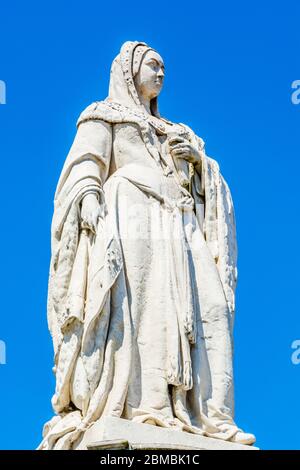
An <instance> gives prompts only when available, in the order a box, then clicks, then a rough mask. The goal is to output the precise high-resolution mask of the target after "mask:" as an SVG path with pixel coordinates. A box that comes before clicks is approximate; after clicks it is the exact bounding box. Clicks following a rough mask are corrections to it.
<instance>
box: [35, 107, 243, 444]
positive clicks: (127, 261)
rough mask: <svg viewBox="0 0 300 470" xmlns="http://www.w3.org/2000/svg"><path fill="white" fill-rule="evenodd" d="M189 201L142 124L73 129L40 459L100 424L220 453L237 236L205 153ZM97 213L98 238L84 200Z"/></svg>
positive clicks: (102, 122) (228, 389)
mask: <svg viewBox="0 0 300 470" xmlns="http://www.w3.org/2000/svg"><path fill="white" fill-rule="evenodd" d="M180 128H181V129H183V132H185V133H188V135H189V139H190V141H191V142H192V143H193V144H194V145H195V146H197V147H198V149H199V152H200V153H201V155H202V158H201V165H199V167H198V168H197V171H196V172H195V175H194V177H193V180H192V190H191V194H190V193H189V191H187V189H186V188H183V187H182V186H181V185H180V184H178V179H177V178H176V177H175V176H176V175H175V174H176V169H175V167H173V168H172V164H171V162H170V155H168V154H167V150H166V146H164V145H163V144H162V141H160V139H159V138H158V135H157V129H155V126H153V124H152V123H151V122H149V121H147V119H145V116H144V115H143V114H142V113H139V112H137V111H136V110H134V111H133V110H132V108H130V107H128V106H125V105H124V104H120V103H119V102H117V101H113V100H112V99H111V98H110V99H107V100H105V101H103V102H99V103H93V104H92V105H91V106H89V107H88V108H87V109H86V110H85V111H84V112H83V113H82V115H81V117H80V119H79V121H78V131H77V135H76V138H75V140H74V143H73V146H72V148H71V150H70V153H69V155H68V157H67V159H66V162H65V165H64V168H63V170H62V173H61V176H60V180H59V182H58V186H57V191H56V195H55V210H54V216H53V222H52V258H51V266H50V277H49V293H48V322H49V328H50V331H51V333H52V337H53V343H54V350H55V369H54V370H55V374H56V390H55V394H54V396H53V399H52V404H53V408H54V410H55V412H56V413H57V414H58V416H55V417H54V418H53V419H52V420H51V421H50V422H49V423H47V424H46V425H45V429H44V440H43V442H42V444H41V446H40V448H46V449H51V448H54V449H66V448H71V447H72V446H75V447H76V445H74V442H75V443H76V440H78V439H80V435H81V434H82V432H83V431H84V430H85V429H86V428H87V427H88V426H89V425H91V423H93V422H95V421H96V420H98V419H101V417H103V416H118V417H121V418H125V419H130V420H133V421H137V422H145V423H151V424H156V425H159V426H165V427H173V428H174V429H182V430H185V431H188V432H194V433H199V434H204V435H207V436H212V437H217V438H221V439H230V438H231V437H232V436H233V435H234V434H235V433H236V432H237V429H238V428H237V427H236V425H235V423H234V421H233V414H234V410H233V371H232V354H233V345H232V328H233V316H234V292H235V285H236V235H235V221H234V210H233V205H232V200H231V195H230V191H229V189H228V186H227V184H226V182H225V181H224V179H223V177H222V175H221V174H220V171H219V167H218V165H217V163H216V162H215V161H214V160H212V159H210V158H208V157H207V156H206V155H205V153H204V149H203V141H202V139H200V138H199V137H197V136H196V135H195V134H194V133H193V131H192V130H191V129H190V128H188V127H187V126H184V125H181V126H180V127H179V126H178V127H177V129H178V132H179V133H180ZM88 193H94V194H95V195H96V196H97V197H98V198H99V201H101V202H103V201H105V206H106V207H105V215H104V216H103V217H102V218H101V219H100V220H99V224H98V227H97V233H96V235H93V234H92V233H91V232H89V231H87V230H86V229H82V227H81V219H80V208H81V201H82V199H83V198H84V197H85V196H86V195H87V194H88Z"/></svg>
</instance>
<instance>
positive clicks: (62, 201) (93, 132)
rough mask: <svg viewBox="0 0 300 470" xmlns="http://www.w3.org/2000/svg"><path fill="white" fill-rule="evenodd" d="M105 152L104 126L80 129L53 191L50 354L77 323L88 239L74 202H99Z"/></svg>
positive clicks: (108, 143)
mask: <svg viewBox="0 0 300 470" xmlns="http://www.w3.org/2000/svg"><path fill="white" fill-rule="evenodd" d="M111 152H112V129H111V125H110V124H108V123H106V122H104V121H100V120H97V121H88V122H84V123H82V124H80V125H79V127H78V131H77V134H76V137H75V140H74V142H73V145H72V147H71V149H70V152H69V154H68V156H67V158H66V161H65V164H64V166H63V169H62V172H61V175H60V178H59V182H58V185H57V189H56V193H55V199H54V214H53V219H52V227H51V262H50V273H49V284H48V324H49V328H50V331H51V333H52V336H53V342H54V349H55V351H56V352H57V350H58V345H59V343H60V341H61V340H62V331H63V328H64V327H65V326H66V325H67V324H68V322H69V321H70V320H72V319H73V318H77V319H82V318H83V310H84V302H85V299H84V296H85V294H84V290H85V284H86V276H87V266H88V250H89V246H90V244H91V240H90V238H91V237H90V234H88V233H86V231H85V230H81V220H80V202H81V200H82V198H83V197H84V196H85V195H86V194H88V193H91V192H93V193H95V194H97V195H98V196H99V198H100V196H101V194H102V186H103V184H104V182H105V180H106V179H107V176H108V172H109V165H110V159H111Z"/></svg>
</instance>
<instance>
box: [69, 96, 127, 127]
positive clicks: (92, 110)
mask: <svg viewBox="0 0 300 470" xmlns="http://www.w3.org/2000/svg"><path fill="white" fill-rule="evenodd" d="M119 120H120V113H119V111H118V110H117V109H116V108H114V107H112V106H111V104H110V102H109V101H107V100H104V101H94V102H93V103H92V104H90V105H89V106H87V107H86V108H85V109H84V110H83V111H82V113H81V114H80V116H79V118H78V120H77V127H78V126H79V125H80V124H82V123H83V122H87V121H104V122H106V123H109V124H114V123H116V122H118V121H119Z"/></svg>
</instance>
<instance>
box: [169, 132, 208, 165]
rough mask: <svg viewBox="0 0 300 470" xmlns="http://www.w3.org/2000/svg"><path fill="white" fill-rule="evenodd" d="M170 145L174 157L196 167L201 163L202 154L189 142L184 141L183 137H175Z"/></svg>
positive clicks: (170, 141)
mask: <svg viewBox="0 0 300 470" xmlns="http://www.w3.org/2000/svg"><path fill="white" fill-rule="evenodd" d="M168 143H169V147H170V152H171V154H172V156H174V157H177V158H183V159H185V160H187V161H188V162H190V163H194V164H195V165H197V163H199V162H200V160H201V155H200V152H199V151H198V149H197V148H196V147H194V146H193V145H192V144H191V143H190V141H189V140H187V139H184V138H183V137H173V138H171V139H170V140H169V142H168Z"/></svg>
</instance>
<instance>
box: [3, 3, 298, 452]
mask: <svg viewBox="0 0 300 470" xmlns="http://www.w3.org/2000/svg"><path fill="white" fill-rule="evenodd" d="M278 3H279V2H278ZM280 3H281V7H279V6H278V4H277V3H275V2H268V3H266V2H263V1H257V0H254V1H251V2H234V3H233V2H230V1H224V2H219V3H218V2H207V1H203V0H198V1H197V0H195V1H191V0H186V1H184V2H178V3H177V2H176V1H175V2H173V3H172V2H169V1H160V2H141V1H140V0H139V1H136V0H134V1H130V2H119V1H110V2H104V1H103V2H100V1H96V0H95V1H91V0H85V1H84V2H82V1H80V2H79V1H68V2H67V1H57V0H53V1H51V2H37V1H30V0H29V1H27V2H16V1H13V0H12V1H11V2H2V4H1V8H0V15H1V25H0V80H4V81H5V82H6V86H7V104H6V105H0V155H1V174H2V178H1V185H0V204H1V210H0V214H1V215H0V217H1V225H2V229H1V245H0V246H1V266H2V268H1V283H0V285H1V291H2V293H1V318H0V340H3V341H5V343H6V348H7V364H6V365H0V381H1V387H0V407H1V413H0V423H1V427H0V448H1V449H33V448H35V447H36V446H37V445H38V443H39V441H40V439H41V430H42V425H43V423H44V422H45V421H46V420H47V419H49V418H50V417H51V416H52V411H51V406H50V398H51V396H52V393H53V388H54V379H53V376H52V371H51V368H52V343H51V339H50V336H49V334H48V330H47V323H46V298H47V278H48V266H49V258H50V223H51V217H52V209H53V206H52V204H53V196H54V191H55V186H56V183H57V179H58V177H59V173H60V170H61V168H62V165H63V162H64V159H65V157H66V154H67V152H68V149H69V147H70V145H71V143H72V140H73V138H74V135H75V131H76V128H75V123H76V119H77V117H78V115H79V113H80V112H81V110H82V109H83V108H84V107H85V106H86V105H88V104H89V103H90V102H92V101H94V100H101V99H103V98H105V97H106V95H107V90H108V80H109V70H110V65H111V62H112V60H113V58H114V57H115V56H116V54H117V53H118V51H119V48H120V46H121V44H122V43H123V42H124V41H126V40H140V41H145V42H147V43H149V44H150V45H151V46H152V47H154V48H155V49H157V50H158V51H159V52H160V53H161V55H162V56H163V58H164V60H165V65H166V80H165V87H164V90H163V92H162V95H161V97H160V110H161V113H162V114H163V115H164V116H165V117H167V118H169V119H171V120H173V121H178V122H185V123H186V124H188V125H190V126H191V127H192V128H193V129H194V130H195V131H196V132H197V133H198V135H199V136H201V137H203V138H204V140H205V141H206V148H207V153H208V155H210V156H212V157H214V158H215V159H217V160H218V162H219V163H220V165H221V169H222V172H223V174H224V175H225V177H226V179H227V181H228V182H229V184H230V187H231V189H232V193H233V197H234V201H235V208H236V216H237V224H238V241H239V284H238V293H237V313H236V328H235V384H236V421H237V423H238V425H239V426H241V427H242V428H244V429H245V430H249V431H251V432H254V433H255V434H256V436H257V444H258V445H259V446H260V447H261V448H264V449H278V448H282V449H288V448H294V449H300V433H299V422H300V399H299V388H300V364H299V365H293V364H292V361H291V354H292V352H293V351H292V349H291V343H292V342H293V341H294V340H296V339H300V321H299V318H300V296H299V292H300V286H299V265H300V254H299V229H300V223H299V201H300V197H299V189H300V179H299V170H300V162H299V156H300V152H299V150H300V134H299V124H300V105H295V104H292V101H291V94H292V89H291V83H292V82H293V81H294V80H297V79H300V69H299V64H300V62H299V40H300V28H299V22H300V7H299V2H298V6H297V4H296V2H293V1H290V2H280ZM169 5H172V6H171V7H170V9H169Z"/></svg>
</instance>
